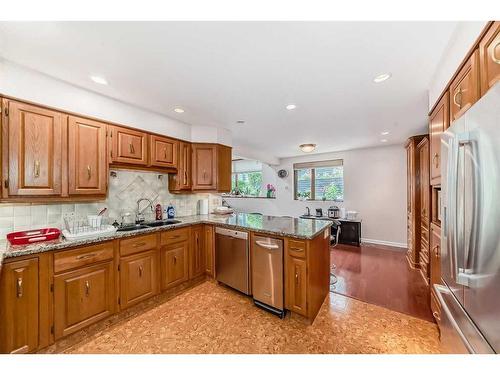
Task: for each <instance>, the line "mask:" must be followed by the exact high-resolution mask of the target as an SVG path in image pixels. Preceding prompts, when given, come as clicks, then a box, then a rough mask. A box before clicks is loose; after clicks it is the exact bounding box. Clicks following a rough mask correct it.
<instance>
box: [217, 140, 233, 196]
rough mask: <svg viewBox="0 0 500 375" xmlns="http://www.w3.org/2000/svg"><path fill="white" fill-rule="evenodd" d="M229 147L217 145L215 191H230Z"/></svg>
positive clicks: (230, 166) (230, 158)
mask: <svg viewBox="0 0 500 375" xmlns="http://www.w3.org/2000/svg"><path fill="white" fill-rule="evenodd" d="M231 162H232V155H231V147H227V146H221V145H218V146H217V191H219V192H230V191H231V173H232V164H231Z"/></svg>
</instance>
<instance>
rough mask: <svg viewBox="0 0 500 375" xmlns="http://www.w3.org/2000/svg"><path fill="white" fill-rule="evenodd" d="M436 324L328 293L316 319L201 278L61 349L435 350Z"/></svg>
mask: <svg viewBox="0 0 500 375" xmlns="http://www.w3.org/2000/svg"><path fill="white" fill-rule="evenodd" d="M438 343H439V341H438V331H437V327H436V325H435V324H433V323H430V322H427V321H424V320H421V319H417V318H413V317H411V316H408V315H404V314H401V313H397V312H393V311H391V310H388V309H385V308H383V307H378V306H375V305H370V304H367V303H364V302H360V301H357V300H354V299H350V298H348V297H345V296H341V295H337V294H330V296H329V297H328V298H327V299H326V301H325V303H324V304H323V306H322V308H321V310H320V312H319V314H318V316H317V317H316V320H315V321H314V323H313V324H312V325H306V324H305V323H304V322H303V321H301V320H299V319H296V318H294V317H289V316H287V317H286V318H285V319H284V320H280V319H279V318H277V317H275V316H274V315H271V314H269V313H267V312H264V311H262V310H260V309H258V308H257V307H255V306H254V305H253V302H252V300H251V299H250V298H248V297H245V296H243V295H240V294H238V293H237V292H235V291H233V290H230V289H228V288H226V287H223V286H219V285H217V284H215V283H214V282H209V281H207V282H204V283H202V284H200V285H198V286H196V287H194V288H192V289H190V290H188V291H186V292H185V293H183V294H180V295H178V296H176V297H175V298H173V299H171V300H170V301H167V302H165V303H162V304H160V305H158V306H156V307H153V308H152V309H150V310H148V311H145V312H143V313H140V314H138V315H135V316H133V317H131V318H129V319H128V320H124V321H121V322H118V323H116V324H113V325H111V326H109V327H107V328H106V329H104V330H103V331H101V332H98V333H94V334H92V335H89V336H88V337H86V338H85V339H84V340H82V341H80V342H78V343H76V344H74V345H73V346H71V347H69V348H66V349H65V350H64V353H437V352H438Z"/></svg>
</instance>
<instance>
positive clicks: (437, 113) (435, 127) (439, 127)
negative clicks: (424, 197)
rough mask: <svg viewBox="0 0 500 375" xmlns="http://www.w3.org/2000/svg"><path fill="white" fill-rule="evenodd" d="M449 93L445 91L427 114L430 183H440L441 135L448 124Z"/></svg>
mask: <svg viewBox="0 0 500 375" xmlns="http://www.w3.org/2000/svg"><path fill="white" fill-rule="evenodd" d="M448 103H449V94H448V93H445V94H444V95H443V97H442V98H441V100H440V101H439V103H438V104H437V105H436V108H434V110H433V111H432V113H431V115H430V116H429V137H430V150H429V154H430V158H429V159H430V175H431V184H432V185H439V184H440V183H441V135H442V134H443V132H444V131H445V130H446V129H447V128H448V126H449V124H450V123H449V117H448V116H449V109H448Z"/></svg>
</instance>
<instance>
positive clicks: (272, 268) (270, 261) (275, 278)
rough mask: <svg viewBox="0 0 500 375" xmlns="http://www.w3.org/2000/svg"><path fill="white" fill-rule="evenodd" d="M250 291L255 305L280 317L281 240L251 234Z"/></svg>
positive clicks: (281, 292) (281, 305)
mask: <svg viewBox="0 0 500 375" xmlns="http://www.w3.org/2000/svg"><path fill="white" fill-rule="evenodd" d="M252 238H253V243H252V292H253V299H254V302H255V304H256V305H257V306H259V307H262V308H264V309H265V310H268V311H270V312H272V313H274V314H276V315H279V316H280V317H281V318H283V317H284V316H285V309H284V303H283V299H284V297H283V240H278V239H275V238H271V237H261V236H253V237H252Z"/></svg>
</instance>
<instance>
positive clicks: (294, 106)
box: [285, 104, 297, 111]
mask: <svg viewBox="0 0 500 375" xmlns="http://www.w3.org/2000/svg"><path fill="white" fill-rule="evenodd" d="M285 108H286V109H288V110H289V111H293V110H294V109H295V108H297V106H296V105H295V104H288V105H287V106H286V107H285Z"/></svg>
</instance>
